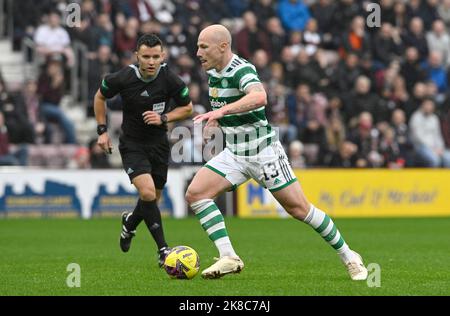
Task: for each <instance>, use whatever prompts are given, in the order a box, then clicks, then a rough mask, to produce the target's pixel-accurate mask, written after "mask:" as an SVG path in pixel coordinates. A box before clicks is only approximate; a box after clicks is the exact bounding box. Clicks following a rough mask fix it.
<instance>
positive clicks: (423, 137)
mask: <svg viewBox="0 0 450 316" xmlns="http://www.w3.org/2000/svg"><path fill="white" fill-rule="evenodd" d="M434 108H435V104H434V102H433V101H432V100H430V99H426V100H424V101H423V102H422V105H421V106H420V109H419V110H417V111H416V112H414V114H413V116H412V117H411V121H410V123H409V125H410V129H411V139H412V141H413V144H414V147H415V149H416V153H417V155H418V156H419V158H420V159H421V160H423V162H424V163H425V165H426V166H427V167H433V168H437V167H441V166H444V167H446V168H450V151H449V150H448V149H446V148H445V144H444V139H443V137H442V132H441V126H440V123H439V118H438V116H437V115H436V114H435V113H434V110H435V109H434Z"/></svg>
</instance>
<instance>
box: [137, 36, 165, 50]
mask: <svg viewBox="0 0 450 316" xmlns="http://www.w3.org/2000/svg"><path fill="white" fill-rule="evenodd" d="M142 45H145V46H148V47H155V46H158V45H159V46H161V50H162V49H163V44H162V41H161V40H160V39H159V37H158V36H156V35H155V34H144V35H142V36H141V37H140V38H139V40H138V43H137V47H136V51H138V50H139V48H141V46H142Z"/></svg>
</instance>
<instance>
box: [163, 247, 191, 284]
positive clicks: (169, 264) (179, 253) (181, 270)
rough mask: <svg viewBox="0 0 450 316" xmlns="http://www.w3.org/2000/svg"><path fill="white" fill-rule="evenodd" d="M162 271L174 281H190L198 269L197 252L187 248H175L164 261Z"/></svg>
mask: <svg viewBox="0 0 450 316" xmlns="http://www.w3.org/2000/svg"><path fill="white" fill-rule="evenodd" d="M164 269H165V270H166V272H167V274H168V275H169V276H170V277H171V278H174V279H192V278H193V277H195V276H196V275H197V273H198V271H199V269H200V258H199V256H198V254H197V252H196V251H195V250H194V249H192V248H191V247H188V246H176V247H173V248H172V250H171V251H170V252H169V254H168V255H167V257H166V259H165V260H164Z"/></svg>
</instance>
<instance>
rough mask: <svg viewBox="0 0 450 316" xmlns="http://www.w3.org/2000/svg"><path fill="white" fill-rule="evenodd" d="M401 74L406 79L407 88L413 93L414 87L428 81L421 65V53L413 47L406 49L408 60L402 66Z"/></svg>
mask: <svg viewBox="0 0 450 316" xmlns="http://www.w3.org/2000/svg"><path fill="white" fill-rule="evenodd" d="M400 73H401V75H402V76H403V78H405V82H406V88H407V89H408V91H410V92H412V90H413V87H414V85H415V84H416V83H417V82H419V81H424V80H425V79H426V74H425V71H424V70H423V69H422V67H421V66H420V63H419V51H418V50H417V48H415V47H413V46H411V47H408V48H407V49H406V58H405V60H404V61H403V62H402V64H401V69H400Z"/></svg>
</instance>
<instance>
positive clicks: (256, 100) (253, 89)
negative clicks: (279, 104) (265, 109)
mask: <svg viewBox="0 0 450 316" xmlns="http://www.w3.org/2000/svg"><path fill="white" fill-rule="evenodd" d="M266 104H267V94H266V91H265V90H264V87H263V85H262V84H261V83H255V84H252V85H251V86H249V87H248V88H247V89H246V90H245V96H243V97H242V98H241V99H239V100H238V101H236V102H233V103H230V104H227V105H225V106H223V107H221V108H220V109H217V110H214V111H211V112H208V113H205V114H201V115H197V116H196V117H195V118H194V122H195V123H196V124H198V123H201V122H202V121H207V122H208V124H209V122H210V121H212V120H217V119H220V118H222V117H224V116H225V115H227V114H236V113H242V112H247V111H251V110H254V109H257V108H259V107H261V106H266Z"/></svg>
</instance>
